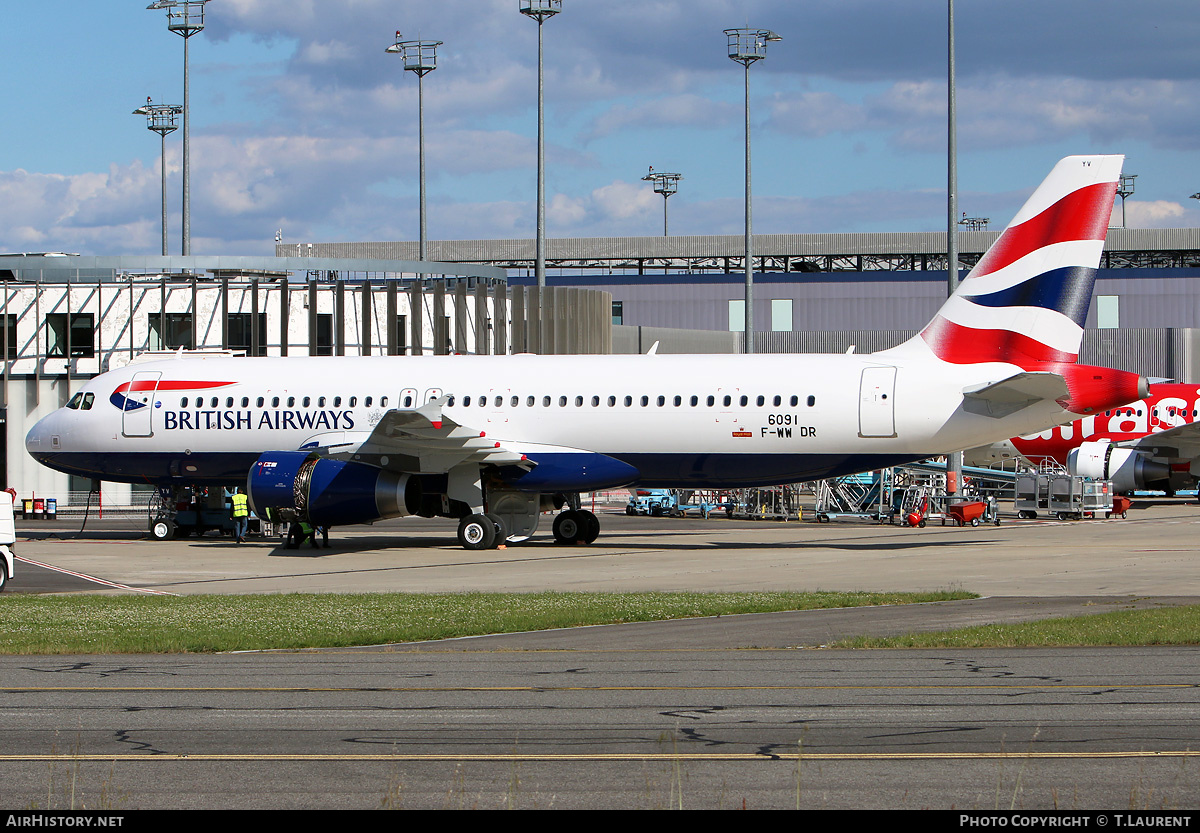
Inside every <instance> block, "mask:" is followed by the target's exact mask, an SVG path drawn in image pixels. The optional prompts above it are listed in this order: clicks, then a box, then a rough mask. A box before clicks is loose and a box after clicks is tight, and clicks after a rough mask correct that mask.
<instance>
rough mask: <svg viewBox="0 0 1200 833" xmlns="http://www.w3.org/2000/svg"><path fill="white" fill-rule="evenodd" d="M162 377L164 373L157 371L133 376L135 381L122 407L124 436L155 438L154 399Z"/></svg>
mask: <svg viewBox="0 0 1200 833" xmlns="http://www.w3.org/2000/svg"><path fill="white" fill-rule="evenodd" d="M161 376H162V373H160V372H159V371H157V370H143V371H141V372H139V373H135V374H133V379H132V381H130V383H129V387H128V389H126V390H125V392H124V395H125V402H124V404H123V406H122V407H121V434H122V435H124V436H126V437H153V436H154V399H155V394H156V393H157V392H158V380H159V377H161Z"/></svg>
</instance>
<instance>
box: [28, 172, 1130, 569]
mask: <svg viewBox="0 0 1200 833" xmlns="http://www.w3.org/2000/svg"><path fill="white" fill-rule="evenodd" d="M1122 159H1123V157H1119V156H1073V157H1068V158H1066V159H1063V160H1062V161H1060V162H1059V163H1058V164H1057V165H1056V166H1055V168H1054V169H1053V171H1052V172H1051V173H1050V175H1049V176H1048V177H1047V179H1046V180H1045V181H1044V182H1043V183H1042V185H1041V186H1040V187H1039V188H1038V189H1037V190H1036V192H1035V193H1034V194H1033V195H1032V197H1030V199H1029V201H1028V202H1027V203H1026V204H1025V206H1024V207H1023V208H1022V209H1021V211H1020V212H1019V213H1018V214H1017V216H1016V218H1015V219H1014V220H1013V221H1012V223H1011V224H1010V225H1009V226H1008V228H1007V229H1006V230H1005V232H1004V233H1003V234H1002V235H1001V236H1000V238H999V239H998V240H997V241H996V243H995V244H994V245H993V246H992V248H991V249H990V250H989V251H988V252H987V253H986V254H985V255H984V257H983V258H982V259H981V260H980V262H979V264H978V265H977V266H976V267H975V268H974V269H973V270H972V271H971V273H970V274H969V275H968V276H967V278H966V279H965V280H964V281H963V282H962V284H961V286H960V288H959V289H958V291H957V292H956V293H955V294H954V295H953V296H952V297H951V298H949V299H948V300H947V302H946V303H945V304H944V306H943V307H942V308H941V310H940V311H939V312H938V313H937V315H936V317H935V318H934V319H933V321H932V322H931V323H930V324H929V325H928V326H927V327H926V328H925V329H924V330H923V331H922V332H921V333H919V334H918V335H917V336H915V337H914V338H912V339H911V340H909V341H907V342H905V343H904V344H901V345H899V346H898V347H894V348H892V349H890V350H885V351H882V352H879V353H873V354H868V355H853V354H846V355H755V356H744V355H731V356H658V355H640V356H534V355H515V356H430V357H362V358H344V357H339V358H317V357H313V358H236V357H207V358H199V357H197V358H188V359H182V358H181V359H179V360H167V361H161V362H151V363H146V364H133V365H130V366H128V367H125V368H122V369H120V370H114V371H111V372H108V373H104V374H101V375H100V376H97V377H96V378H94V379H92V380H90V381H89V382H87V383H86V384H85V385H84V386H83V388H82V389H81V390H80V391H79V392H78V393H76V394H75V396H74V397H72V399H71V401H70V402H69V403H68V404H67V405H66V406H65V407H64V408H61V409H59V410H58V411H56V412H54V413H53V414H50V415H49V416H47V417H45V418H44V419H42V420H41V421H40V422H39V423H38V424H37V425H35V426H34V428H33V429H32V430H31V431H30V432H29V435H28V438H27V440H26V447H27V448H28V450H29V453H30V454H31V455H33V457H35V458H36V459H37V460H39V461H40V462H42V463H44V464H45V465H47V466H50V467H51V468H54V469H57V470H59V471H63V472H68V473H70V474H76V475H81V476H84V477H91V478H99V479H103V480H109V481H117V482H137V483H151V484H155V485H157V486H159V487H162V488H164V489H165V488H170V487H179V486H182V485H185V484H188V485H193V484H220V485H231V484H241V483H243V482H244V483H245V484H246V488H247V490H248V493H249V496H250V500H251V503H252V504H253V506H254V508H255V510H256V511H257V512H258V514H259V515H260V516H264V517H268V518H270V519H272V520H281V521H291V522H299V521H307V522H308V523H310V524H312V525H314V526H325V527H328V526H340V525H343V524H357V523H370V522H373V521H376V520H381V519H384V518H393V517H400V516H404V515H422V516H426V517H433V516H442V517H447V518H451V519H457V520H458V522H459V523H458V539H459V542H460V543H461V544H462V545H463V546H464V547H466V548H468V549H485V548H489V547H493V546H496V545H498V544H499V543H502V542H504V541H519V540H524V539H526V538H528V537H530V536H532V535H533V534H534V532H535V531H536V529H537V526H538V521H539V518H540V515H541V513H542V512H544V511H549V510H551V509H563V507H566V508H565V510H564V511H562V512H560V513H559V514H558V515H557V516H556V517H555V519H554V537H555V539H556V540H558V541H559V542H563V543H568V542H587V543H590V542H592V541H593V540H595V539H596V537H597V535H598V534H599V532H600V523H599V521H598V520H597V518H596V516H595V515H594V514H592V513H591V512H588V511H586V510H583V509H582V508H581V507H580V500H579V493H580V492H587V491H593V490H597V489H607V488H617V487H624V486H635V485H636V486H646V487H688V488H702V487H707V488H734V487H745V486H754V485H766V484H775V483H787V482H799V481H804V480H816V479H821V478H826V477H832V476H837V475H843V474H848V473H852V472H861V471H867V470H871V469H877V468H880V467H885V466H892V465H898V464H902V463H906V462H911V461H914V460H921V459H924V458H927V457H930V456H934V455H941V454H946V453H949V452H953V451H956V450H959V449H963V448H972V447H976V446H980V445H983V444H986V443H991V442H995V441H998V440H1002V439H1006V438H1008V437H1013V436H1017V435H1020V434H1027V433H1030V432H1034V431H1040V430H1043V429H1044V428H1046V427H1047V426H1050V425H1056V424H1059V423H1062V422H1067V421H1070V420H1072V419H1074V418H1075V417H1077V416H1080V415H1087V414H1095V413H1101V412H1103V411H1104V410H1105V409H1108V408H1113V407H1116V406H1118V405H1123V404H1125V403H1126V402H1130V401H1132V400H1136V399H1138V398H1141V397H1142V396H1144V395H1145V390H1146V384H1145V380H1144V379H1142V378H1141V377H1139V376H1137V375H1136V374H1133V373H1128V372H1125V371H1120V370H1111V369H1108V368H1097V367H1088V366H1084V365H1079V364H1077V363H1076V359H1077V357H1078V354H1079V346H1080V342H1081V340H1082V335H1083V324H1084V320H1085V317H1086V315H1087V310H1088V306H1089V304H1090V302H1091V292H1092V283H1093V281H1094V279H1095V270H1096V267H1097V266H1098V264H1099V258H1100V254H1101V251H1102V249H1103V246H1104V238H1105V233H1106V230H1107V227H1108V220H1109V215H1110V213H1111V211H1112V207H1113V199H1114V194H1115V192H1116V186H1117V180H1118V176H1119V174H1120V169H1121V163H1122ZM156 528H157V529H159V530H160V531H161V530H163V529H169V518H163V519H161V525H160V526H158V527H156ZM164 534H165V533H164Z"/></svg>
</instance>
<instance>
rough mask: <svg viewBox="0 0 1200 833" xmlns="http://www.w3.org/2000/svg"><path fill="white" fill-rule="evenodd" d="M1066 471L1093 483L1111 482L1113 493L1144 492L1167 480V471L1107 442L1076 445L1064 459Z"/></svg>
mask: <svg viewBox="0 0 1200 833" xmlns="http://www.w3.org/2000/svg"><path fill="white" fill-rule="evenodd" d="M1067 471H1069V472H1070V473H1071V474H1075V475H1082V476H1083V477H1091V478H1095V479H1097V480H1111V481H1112V483H1113V489H1114V490H1115V491H1117V492H1121V493H1124V492H1132V491H1134V490H1135V489H1145V488H1146V487H1147V486H1149V484H1151V483H1154V482H1157V481H1162V480H1167V479H1168V478H1170V476H1171V468H1170V466H1168V465H1166V464H1165V463H1160V462H1158V461H1157V460H1153V459H1151V458H1149V457H1147V456H1146V455H1145V454H1142V453H1141V452H1139V451H1135V450H1133V449H1131V448H1117V447H1116V446H1114V445H1113V444H1112V441H1111V440H1093V441H1089V442H1084V443H1080V444H1079V448H1076V449H1072V450H1071V452H1070V453H1069V454H1068V455H1067Z"/></svg>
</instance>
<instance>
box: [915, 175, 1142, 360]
mask: <svg viewBox="0 0 1200 833" xmlns="http://www.w3.org/2000/svg"><path fill="white" fill-rule="evenodd" d="M1123 161H1124V157H1123V156H1068V157H1067V158H1065V159H1063V160H1061V161H1060V162H1059V163H1058V164H1057V165H1055V166H1054V169H1053V170H1052V171H1051V172H1050V175H1049V176H1047V177H1046V179H1045V180H1044V181H1043V182H1042V184H1041V185H1040V186H1039V187H1038V189H1037V190H1036V191H1034V193H1033V196H1031V197H1030V198H1029V199H1028V201H1026V203H1025V205H1024V206H1023V207H1022V208H1021V210H1020V211H1019V212H1017V215H1016V217H1014V218H1013V220H1012V222H1010V223H1009V224H1008V227H1007V228H1006V229H1005V230H1004V233H1003V234H1001V235H1000V237H999V238H998V239H997V240H996V242H995V243H993V244H992V246H991V248H990V249H988V251H987V252H986V253H985V254H984V256H983V257H982V258H981V259H980V261H979V263H978V264H976V266H975V268H974V269H972V270H971V272H970V274H968V275H967V277H966V278H965V279H964V280H963V281H962V283H961V284H959V287H958V290H957V291H956V292H955V293H954V294H953V295H952V296H950V298H949V299H948V300H947V301H946V303H945V304H944V305H943V306H942V308H941V309H940V310H938V313H937V315H936V316H934V318H933V320H932V321H931V322H930V323H929V324H928V326H926V327H925V329H924V330H922V331H921V333H920V334H919V335H917V336H915V337H914V338H913V339H911V340H910V341H908V342H905V344H902V345H900V346H899V347H897V348H894V349H895V350H896V351H905V352H907V351H910V350H914V349H921V348H922V347H923V348H925V349H927V350H929V351H932V352H933V354H934V355H935V356H937V357H938V358H939V359H941V360H942V361H945V362H949V363H951V364H975V363H980V362H1006V363H1009V364H1014V365H1017V366H1019V367H1021V368H1024V369H1031V368H1033V367H1035V366H1039V365H1046V364H1064V363H1066V364H1069V363H1073V362H1075V360H1076V359H1077V358H1078V357H1079V348H1080V344H1081V342H1082V340H1083V325H1084V322H1085V320H1086V318H1087V312H1088V306H1089V305H1090V304H1091V299H1092V284H1093V283H1094V282H1095V279H1096V269H1097V267H1098V266H1099V264H1100V255H1101V253H1102V252H1103V250H1104V238H1105V234H1106V232H1107V230H1108V221H1109V217H1110V215H1111V214H1112V209H1113V200H1114V197H1115V195H1116V190H1117V183H1118V180H1119V178H1120V175H1121V165H1122V162H1123Z"/></svg>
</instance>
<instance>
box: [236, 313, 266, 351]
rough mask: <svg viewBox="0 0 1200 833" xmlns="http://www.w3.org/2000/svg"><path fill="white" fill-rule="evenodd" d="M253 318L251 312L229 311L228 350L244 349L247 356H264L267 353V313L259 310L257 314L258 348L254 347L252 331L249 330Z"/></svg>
mask: <svg viewBox="0 0 1200 833" xmlns="http://www.w3.org/2000/svg"><path fill="white" fill-rule="evenodd" d="M253 320H254V313H252V312H231V313H229V349H230V350H245V351H246V355H247V356H265V355H267V314H266V313H265V312H260V313H259V314H258V322H257V324H258V325H257V327H256V328H255V329H257V330H258V348H257V350H256V349H255V347H254V335H255V334H254V332H252V331H251V329H250V327H251V322H252V321H253Z"/></svg>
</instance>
